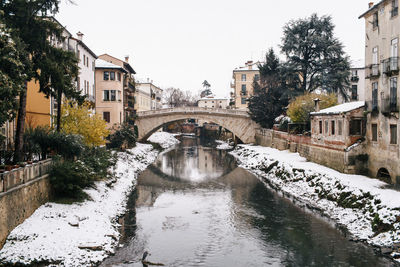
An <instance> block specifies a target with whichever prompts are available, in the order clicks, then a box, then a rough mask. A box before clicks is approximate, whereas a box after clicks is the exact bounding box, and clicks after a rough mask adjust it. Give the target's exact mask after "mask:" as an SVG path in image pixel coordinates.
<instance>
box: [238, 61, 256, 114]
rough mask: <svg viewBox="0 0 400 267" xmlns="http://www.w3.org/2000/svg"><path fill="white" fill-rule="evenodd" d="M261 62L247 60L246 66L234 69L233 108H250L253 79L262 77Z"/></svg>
mask: <svg viewBox="0 0 400 267" xmlns="http://www.w3.org/2000/svg"><path fill="white" fill-rule="evenodd" d="M258 64H259V62H256V63H254V62H253V61H247V62H246V64H245V66H243V67H239V68H236V69H235V70H233V77H232V79H233V80H232V83H231V88H233V106H232V107H233V108H235V109H244V110H246V109H248V99H249V98H250V97H251V96H252V95H253V81H254V80H256V81H258V80H259V79H260V71H259V70H258Z"/></svg>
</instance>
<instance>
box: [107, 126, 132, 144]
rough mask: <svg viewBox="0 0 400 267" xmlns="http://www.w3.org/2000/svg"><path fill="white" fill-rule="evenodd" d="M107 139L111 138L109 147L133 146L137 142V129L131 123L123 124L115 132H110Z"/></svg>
mask: <svg viewBox="0 0 400 267" xmlns="http://www.w3.org/2000/svg"><path fill="white" fill-rule="evenodd" d="M107 139H108V140H109V143H108V144H107V147H108V148H113V149H124V148H132V147H134V146H135V144H136V134H135V129H134V128H133V127H132V126H130V125H129V124H122V125H121V126H120V127H119V128H118V129H117V130H115V132H113V133H112V134H110V135H109V136H108V137H107Z"/></svg>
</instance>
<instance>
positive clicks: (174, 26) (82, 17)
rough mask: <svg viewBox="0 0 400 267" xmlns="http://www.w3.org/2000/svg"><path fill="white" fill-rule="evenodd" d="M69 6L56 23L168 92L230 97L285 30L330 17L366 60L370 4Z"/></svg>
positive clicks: (266, 0)
mask: <svg viewBox="0 0 400 267" xmlns="http://www.w3.org/2000/svg"><path fill="white" fill-rule="evenodd" d="M74 1H75V3H76V5H72V4H69V3H66V1H65V0H62V5H61V8H60V13H59V14H58V15H57V16H56V18H57V19H58V20H59V21H60V23H62V24H63V25H65V26H66V27H67V29H68V30H69V31H70V32H71V33H73V34H74V35H75V34H76V33H77V32H78V31H81V32H83V33H84V34H85V36H84V42H85V43H86V44H87V45H88V46H89V47H90V48H91V49H92V50H93V51H94V52H95V53H96V54H98V55H100V54H103V53H108V54H110V55H112V56H115V57H118V58H121V59H123V58H124V56H125V55H129V56H130V63H131V65H132V66H133V68H134V69H135V71H136V72H137V77H138V78H147V77H148V78H150V79H151V80H153V81H154V83H155V84H156V85H158V86H160V87H162V88H167V87H171V86H172V87H178V88H181V89H183V90H191V91H193V92H197V91H198V90H200V89H201V88H202V82H203V81H204V80H207V81H208V82H209V83H210V84H211V89H212V90H213V92H214V93H215V94H217V95H218V96H227V95H228V94H229V91H230V90H231V89H230V86H229V84H230V81H231V79H232V70H233V69H234V68H236V67H238V66H243V65H244V63H245V62H246V61H247V60H254V61H256V60H261V59H262V58H263V57H264V54H265V51H266V50H267V49H268V48H269V47H274V48H275V49H276V51H277V52H279V44H280V42H281V38H282V27H283V26H284V25H285V24H286V23H287V22H288V21H289V20H291V19H298V18H304V17H307V16H309V15H311V14H312V13H317V14H318V15H331V16H332V18H333V22H334V24H335V25H336V28H335V35H336V36H337V37H338V38H339V39H340V40H341V41H342V43H343V44H344V46H345V51H346V53H347V54H348V55H349V56H350V57H351V58H352V59H355V60H356V59H363V58H364V20H363V19H358V16H359V15H360V14H362V13H363V12H364V11H366V10H367V9H368V2H370V1H369V0H336V1H326V0H303V1H299V0H286V1H272V0H246V1H243V0H242V1H238V0H198V1H195V0H113V1H110V0H74Z"/></svg>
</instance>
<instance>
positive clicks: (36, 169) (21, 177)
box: [0, 159, 52, 194]
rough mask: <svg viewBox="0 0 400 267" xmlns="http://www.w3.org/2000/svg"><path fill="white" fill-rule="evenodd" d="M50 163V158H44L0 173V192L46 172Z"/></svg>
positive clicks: (48, 170)
mask: <svg viewBox="0 0 400 267" xmlns="http://www.w3.org/2000/svg"><path fill="white" fill-rule="evenodd" d="M51 164H52V160H51V159H46V160H43V161H40V162H37V163H33V164H30V165H27V166H25V167H21V168H17V169H14V170H11V171H9V172H4V173H1V174H0V194H1V193H5V192H7V191H9V190H11V189H13V188H15V187H18V186H20V185H23V184H25V183H28V182H29V181H32V180H35V179H36V178H39V177H42V176H44V175H46V174H48V173H49V172H50V168H51Z"/></svg>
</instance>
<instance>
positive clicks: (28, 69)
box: [0, 0, 77, 162]
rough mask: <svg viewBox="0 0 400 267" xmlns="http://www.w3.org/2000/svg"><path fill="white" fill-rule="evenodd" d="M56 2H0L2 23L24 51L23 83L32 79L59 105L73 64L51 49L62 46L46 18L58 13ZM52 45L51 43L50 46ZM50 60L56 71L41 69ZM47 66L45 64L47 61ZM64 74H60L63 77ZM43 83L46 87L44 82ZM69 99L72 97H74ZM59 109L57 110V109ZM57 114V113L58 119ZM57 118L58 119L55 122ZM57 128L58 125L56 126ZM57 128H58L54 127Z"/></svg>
mask: <svg viewBox="0 0 400 267" xmlns="http://www.w3.org/2000/svg"><path fill="white" fill-rule="evenodd" d="M58 7H59V0H18V1H0V10H2V11H3V12H4V13H3V16H2V21H3V22H4V23H5V25H6V26H7V27H8V28H9V29H10V34H11V36H12V37H13V39H18V40H21V43H23V44H24V47H25V49H24V50H25V53H24V54H25V55H26V60H25V62H26V63H25V64H24V65H25V69H24V73H25V74H26V82H28V81H30V80H32V79H35V80H39V81H40V86H41V87H40V91H42V92H44V93H45V94H46V95H47V96H50V95H52V96H57V98H58V100H59V101H58V103H59V105H60V104H61V98H60V96H61V93H60V92H62V93H67V95H68V93H69V92H70V90H72V89H71V85H72V83H71V80H73V79H74V76H75V75H76V73H77V71H76V67H75V66H73V64H76V61H75V62H74V60H72V59H71V54H70V52H66V51H62V50H61V48H55V47H54V43H56V42H62V41H63V37H62V30H63V29H62V28H61V27H60V26H59V25H58V24H57V23H56V22H55V21H54V20H53V19H52V18H51V17H49V15H54V14H56V13H57V12H58ZM52 41H55V42H54V43H52ZM48 58H51V59H52V60H53V61H54V62H53V65H54V64H58V65H57V66H56V67H51V66H49V67H47V66H44V61H46V59H48ZM47 62H48V60H47ZM63 71H64V73H63ZM47 78H49V80H47V86H46V82H45V79H47ZM26 94H27V92H26V87H25V88H23V90H20V93H19V108H18V116H17V130H16V134H15V154H14V161H15V162H18V161H21V160H22V147H23V134H24V129H25V116H26ZM71 95H76V94H75V93H74V94H72V93H71ZM60 108H61V107H60ZM60 115H61V112H59V115H58V116H60ZM59 120H60V118H58V122H59ZM58 125H60V124H59V123H58ZM57 127H58V128H59V126H57Z"/></svg>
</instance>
